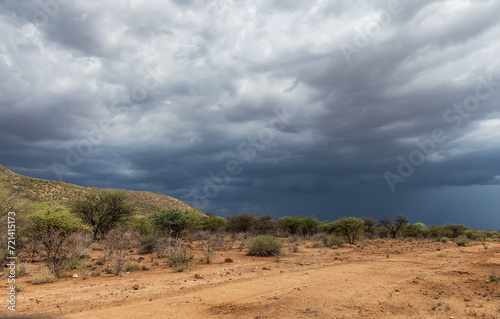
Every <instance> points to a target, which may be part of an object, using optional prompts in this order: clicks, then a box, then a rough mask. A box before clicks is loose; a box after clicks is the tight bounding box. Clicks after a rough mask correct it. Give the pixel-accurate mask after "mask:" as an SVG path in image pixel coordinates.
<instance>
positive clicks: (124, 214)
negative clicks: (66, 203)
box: [71, 190, 135, 239]
mask: <svg viewBox="0 0 500 319" xmlns="http://www.w3.org/2000/svg"><path fill="white" fill-rule="evenodd" d="M134 211H135V208H134V207H133V206H132V205H131V204H129V203H128V202H127V201H126V197H125V193H124V192H122V191H117V190H104V191H93V192H90V193H88V194H87V195H85V196H84V198H82V199H77V200H75V201H73V203H71V212H72V213H73V214H75V215H77V216H78V217H80V218H81V219H82V220H83V222H84V223H85V224H87V225H89V226H90V227H92V233H93V235H94V239H97V238H98V237H100V238H101V239H103V238H104V237H105V236H106V234H107V233H108V232H109V231H110V230H111V229H112V228H113V227H115V226H116V225H117V224H119V223H121V222H123V221H125V220H127V219H128V218H129V217H131V216H132V215H133V213H134Z"/></svg>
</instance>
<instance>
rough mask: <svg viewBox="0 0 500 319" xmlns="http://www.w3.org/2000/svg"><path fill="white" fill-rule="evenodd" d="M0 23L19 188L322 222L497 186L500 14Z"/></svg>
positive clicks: (66, 11)
mask: <svg viewBox="0 0 500 319" xmlns="http://www.w3.org/2000/svg"><path fill="white" fill-rule="evenodd" d="M0 9H1V12H2V13H1V14H0V32H1V34H3V35H4V36H3V37H2V42H1V44H0V74H1V75H2V82H1V83H0V147H1V149H2V151H1V164H2V165H5V166H7V167H9V168H11V169H13V170H15V171H17V172H19V173H23V174H27V175H30V176H35V177H40V178H47V179H64V180H65V181H68V182H74V183H79V184H82V185H87V186H100V187H117V188H127V189H137V190H142V189H146V190H151V191H155V192H162V193H165V194H169V195H173V196H176V197H179V198H181V199H183V200H185V201H187V202H190V203H194V204H196V201H198V202H199V203H200V204H203V206H204V209H206V210H207V211H209V212H213V213H219V214H222V215H224V214H229V213H236V212H241V211H244V210H247V211H255V212H257V213H264V212H271V213H276V214H278V215H280V214H281V215H282V214H294V213H302V214H308V212H307V211H305V210H306V208H307V207H310V208H311V209H313V210H316V211H323V212H322V214H323V215H322V216H323V217H325V216H326V217H325V219H333V218H334V217H335V216H337V215H349V214H352V215H369V214H372V215H374V216H376V217H378V215H380V214H389V215H390V214H392V213H401V212H403V213H404V210H408V214H414V215H413V216H417V214H418V212H417V211H415V210H413V209H412V208H411V205H414V204H415V203H416V202H418V201H423V200H425V198H427V197H426V196H429V195H428V194H429V192H428V190H429V189H437V190H438V191H436V192H441V193H443V194H446V196H444V195H443V198H444V199H443V200H447V201H448V202H450V201H452V200H451V198H453V196H451V195H449V194H451V193H452V190H454V191H455V192H456V193H457V194H458V193H460V194H462V193H461V191H458V190H456V189H457V187H465V188H467V187H471V188H470V189H471V190H472V189H473V190H474V191H471V196H479V195H477V194H479V192H478V191H477V189H476V188H474V187H480V186H481V185H483V186H484V187H497V186H496V185H498V183H499V177H498V176H500V167H499V165H498V160H497V159H498V155H499V154H498V149H499V146H500V145H499V141H500V135H499V134H498V133H497V132H498V131H499V129H500V117H499V115H500V114H499V113H498V105H499V101H500V85H499V82H500V69H499V62H498V57H497V55H498V48H499V45H500V44H499V40H498V39H500V37H499V35H500V25H499V23H498V21H497V20H498V19H497V14H496V13H497V12H499V10H500V1H479V2H471V1H452V0H450V1H379V2H377V3H372V2H369V1H358V2H355V3H348V2H346V1H323V0H318V1H281V0H276V1H257V2H253V1H243V0H242V1H236V0H235V1H233V0H213V1H209V2H206V1H133V0H130V1H105V2H97V1H77V0H67V1H62V0H61V1H57V0H46V1H38V2H31V1H16V2H14V1H7V2H2V3H1V4H0ZM488 83H489V84H488ZM478 87H479V88H478ZM474 99H476V100H477V101H478V104H477V105H475V104H474V103H475V101H476V100H474ZM436 129H437V130H438V131H436ZM436 132H438V133H440V134H437V135H436ZM433 136H434V137H436V136H438V137H439V138H437V140H435V139H433ZM421 155H423V156H421ZM419 156H420V157H419ZM235 163H236V164H235ZM232 164H233V166H231V165H232ZM417 164H418V165H417ZM235 165H236V166H235ZM228 174H229V177H230V178H229V180H226V179H225V178H226V177H227V176H228ZM388 176H389V178H388ZM393 191H394V193H393ZM193 194H197V195H196V197H197V198H195V196H194V195H193ZM426 194H427V195H426ZM356 198H364V199H365V200H364V201H363V200H357V199H356ZM353 201H354V202H356V203H355V204H354V203H353ZM433 201H434V202H436V203H438V204H439V201H438V200H437V199H435V198H434V199H433ZM332 202H335V203H332ZM313 203H314V204H313ZM438 204H436V205H438ZM350 205H352V207H351V208H349V207H350ZM459 206H460V205H458V204H456V203H455V202H454V203H453V204H450V205H448V207H459ZM326 207H329V208H331V209H332V210H327V209H325V208H326ZM426 207H427V208H428V211H432V209H431V208H430V206H426ZM370 209H375V210H377V211H376V212H369V210H370ZM382 210H385V211H386V212H382ZM400 210H403V211H400ZM299 211H300V212H299ZM365 211H366V212H365ZM420 214H424V213H423V212H420ZM464 214H465V213H464ZM317 215H318V214H317ZM431 215H432V214H431V213H427V215H426V216H431ZM458 215H459V216H465V215H460V214H458ZM458 215H457V216H458ZM418 216H420V215H418ZM422 216H423V215H422ZM319 217H321V216H319ZM430 219H431V217H428V220H430ZM457 219H458V220H460V218H458V217H457Z"/></svg>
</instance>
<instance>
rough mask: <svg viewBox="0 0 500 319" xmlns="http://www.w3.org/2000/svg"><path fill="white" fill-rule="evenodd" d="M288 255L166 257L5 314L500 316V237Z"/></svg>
mask: <svg viewBox="0 0 500 319" xmlns="http://www.w3.org/2000/svg"><path fill="white" fill-rule="evenodd" d="M285 252H286V253H285V255H284V256H283V257H282V258H281V260H280V261H277V260H276V259H275V258H259V257H250V256H246V255H245V250H243V251H240V250H239V249H232V250H229V251H221V252H217V253H216V256H215V257H214V260H213V263H212V264H208V265H207V264H202V263H201V262H200V261H199V257H200V256H197V257H195V258H194V259H193V261H192V262H191V263H190V265H189V267H188V269H186V270H185V271H184V272H181V273H176V272H173V270H172V269H171V268H168V266H167V265H166V264H165V262H164V260H161V261H160V264H159V266H156V267H151V269H150V270H146V271H138V272H132V273H127V274H124V275H123V276H122V277H115V276H112V275H106V277H102V276H101V277H88V278H87V279H82V278H81V276H80V277H79V278H76V279H74V278H67V279H63V280H61V281H58V282H56V283H52V284H44V285H29V284H28V285H27V287H26V289H25V290H24V291H22V292H20V293H18V294H17V298H18V299H17V302H18V306H17V311H16V312H15V315H14V314H13V313H12V312H11V311H8V310H7V304H6V301H5V299H6V298H5V297H4V298H2V303H1V308H0V317H1V318H4V317H5V318H84V319H90V318H113V319H117V318H252V319H257V318H447V319H449V318H471V317H481V318H500V284H498V283H491V282H490V280H489V275H490V274H491V273H492V272H496V274H499V275H500V243H490V247H489V249H488V250H486V249H485V248H484V247H483V246H482V245H481V244H480V243H474V244H471V245H470V246H469V247H457V246H456V245H455V244H453V243H451V242H450V243H448V244H443V243H438V242H407V241H390V240H385V241H384V240H374V241H371V242H370V241H364V242H361V243H360V245H358V246H345V247H342V248H339V249H330V248H310V247H305V246H304V245H302V246H300V248H299V251H298V252H297V253H292V252H290V251H289V248H288V247H286V248H285ZM98 253H99V254H102V252H93V254H98ZM198 254H199V252H198ZM96 256H97V255H96ZM135 257H137V256H135ZM144 257H145V258H146V260H145V261H143V264H145V265H148V266H149V265H151V262H150V260H151V258H150V256H144ZM228 257H229V258H233V260H234V261H233V262H232V263H229V262H225V259H226V258H228ZM86 271H87V273H88V272H89V271H88V270H86ZM83 272H85V271H81V270H80V271H78V272H77V273H78V274H80V275H81V274H82V273H83ZM195 274H197V275H198V276H197V277H198V279H196V278H195ZM2 280H3V281H4V282H6V280H5V277H3V278H2ZM24 280H25V281H26V280H27V279H24ZM134 286H135V287H134ZM4 290H7V285H6V284H5V285H4ZM4 296H5V295H4Z"/></svg>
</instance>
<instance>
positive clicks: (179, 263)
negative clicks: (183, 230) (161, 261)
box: [167, 239, 193, 272]
mask: <svg viewBox="0 0 500 319" xmlns="http://www.w3.org/2000/svg"><path fill="white" fill-rule="evenodd" d="M167 258H168V263H169V265H170V266H171V267H172V268H174V269H175V271H177V272H181V271H183V270H184V268H185V267H186V266H187V264H188V263H189V261H191V259H193V255H192V254H191V251H190V250H189V248H188V247H187V246H186V244H185V243H184V242H183V240H181V239H173V240H172V241H171V245H170V247H168V248H167Z"/></svg>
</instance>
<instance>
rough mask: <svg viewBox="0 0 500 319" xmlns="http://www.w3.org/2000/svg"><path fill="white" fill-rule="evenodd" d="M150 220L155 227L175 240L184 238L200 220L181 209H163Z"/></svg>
mask: <svg viewBox="0 0 500 319" xmlns="http://www.w3.org/2000/svg"><path fill="white" fill-rule="evenodd" d="M150 218H151V222H152V223H153V225H154V226H155V227H157V228H158V229H159V230H160V231H162V232H165V233H166V234H167V235H169V236H172V237H175V238H180V237H182V236H183V235H184V233H185V232H186V231H187V230H188V229H189V228H191V227H193V226H194V225H195V224H196V223H197V220H198V217H197V215H195V214H193V213H190V212H189V211H185V210H180V209H163V210H161V211H159V212H156V213H154V214H152V215H151V217H150Z"/></svg>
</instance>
